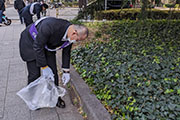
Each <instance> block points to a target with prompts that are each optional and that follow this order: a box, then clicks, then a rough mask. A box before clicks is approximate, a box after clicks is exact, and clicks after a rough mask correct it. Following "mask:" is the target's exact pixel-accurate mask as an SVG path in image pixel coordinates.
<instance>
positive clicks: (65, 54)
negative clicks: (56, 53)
mask: <svg viewBox="0 0 180 120" xmlns="http://www.w3.org/2000/svg"><path fill="white" fill-rule="evenodd" d="M71 48H72V44H71V45H69V46H67V47H65V48H64V49H63V51H62V68H66V69H69V68H70V57H71Z"/></svg>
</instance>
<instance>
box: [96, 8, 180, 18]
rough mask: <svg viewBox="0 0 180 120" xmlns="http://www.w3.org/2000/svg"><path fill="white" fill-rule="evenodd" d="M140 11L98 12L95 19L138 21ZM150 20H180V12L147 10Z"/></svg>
mask: <svg viewBox="0 0 180 120" xmlns="http://www.w3.org/2000/svg"><path fill="white" fill-rule="evenodd" d="M140 13H141V10H140V9H122V10H107V11H101V12H96V14H95V19H99V20H102V19H107V20H122V19H130V20H136V19H138V18H139V17H140ZM171 14H172V15H171ZM147 18H148V19H180V11H173V12H172V11H169V10H156V9H149V10H147Z"/></svg>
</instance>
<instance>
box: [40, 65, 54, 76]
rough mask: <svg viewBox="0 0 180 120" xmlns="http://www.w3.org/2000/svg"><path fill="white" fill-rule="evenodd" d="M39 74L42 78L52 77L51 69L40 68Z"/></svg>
mask: <svg viewBox="0 0 180 120" xmlns="http://www.w3.org/2000/svg"><path fill="white" fill-rule="evenodd" d="M41 74H42V75H43V76H49V75H54V74H53V72H52V70H51V68H50V67H48V66H45V67H41Z"/></svg>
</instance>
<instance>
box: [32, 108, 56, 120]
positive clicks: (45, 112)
mask: <svg viewBox="0 0 180 120" xmlns="http://www.w3.org/2000/svg"><path fill="white" fill-rule="evenodd" d="M31 120H59V118H58V115H57V112H56V110H55V108H43V109H40V110H36V111H31Z"/></svg>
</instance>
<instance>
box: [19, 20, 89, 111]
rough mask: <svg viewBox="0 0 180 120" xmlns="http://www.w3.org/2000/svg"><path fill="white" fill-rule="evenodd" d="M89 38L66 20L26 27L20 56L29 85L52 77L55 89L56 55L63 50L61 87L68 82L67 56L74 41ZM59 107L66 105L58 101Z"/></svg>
mask: <svg viewBox="0 0 180 120" xmlns="http://www.w3.org/2000/svg"><path fill="white" fill-rule="evenodd" d="M87 37H88V29H87V28H86V27H85V26H82V25H75V24H71V23H70V22H69V21H67V20H63V19H57V18H54V17H44V18H41V19H40V20H37V21H36V22H35V23H34V24H31V25H29V26H28V27H27V28H26V29H25V30H24V31H23V32H22V33H21V37H20V42H19V48H20V56H21V58H22V59H23V61H25V62H26V65H27V69H28V84H30V83H31V82H33V81H34V80H36V79H37V78H38V77H40V76H41V75H43V76H48V75H49V74H54V78H55V84H56V85H57V86H58V83H59V82H58V81H59V80H58V73H57V65H56V51H57V50H59V49H62V66H61V67H62V70H63V75H62V83H63V85H66V84H67V83H68V82H69V81H70V70H69V68H70V53H71V47H72V44H73V43H74V42H75V41H83V40H85V39H86V38H87ZM57 106H58V107H61V108H64V107H65V102H64V101H63V100H62V99H61V98H59V99H58V103H57Z"/></svg>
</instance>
